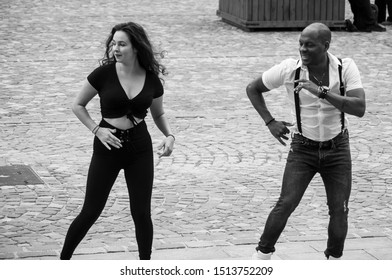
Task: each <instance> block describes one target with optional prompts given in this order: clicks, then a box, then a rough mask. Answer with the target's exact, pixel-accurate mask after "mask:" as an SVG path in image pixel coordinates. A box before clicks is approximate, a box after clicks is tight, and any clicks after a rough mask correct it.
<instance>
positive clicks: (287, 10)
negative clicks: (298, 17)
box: [283, 0, 291, 21]
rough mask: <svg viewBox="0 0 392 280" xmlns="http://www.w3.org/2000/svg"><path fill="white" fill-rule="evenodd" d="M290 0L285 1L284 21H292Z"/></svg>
mask: <svg viewBox="0 0 392 280" xmlns="http://www.w3.org/2000/svg"><path fill="white" fill-rule="evenodd" d="M290 13H291V10H290V0H284V1H283V20H287V21H290Z"/></svg>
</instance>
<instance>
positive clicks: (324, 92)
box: [318, 86, 329, 99]
mask: <svg viewBox="0 0 392 280" xmlns="http://www.w3.org/2000/svg"><path fill="white" fill-rule="evenodd" d="M328 93H329V87H326V86H320V87H319V88H318V94H319V95H318V97H319V98H321V99H324V98H325V97H326V96H327V94H328Z"/></svg>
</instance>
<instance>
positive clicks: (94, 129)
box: [91, 125, 101, 135]
mask: <svg viewBox="0 0 392 280" xmlns="http://www.w3.org/2000/svg"><path fill="white" fill-rule="evenodd" d="M100 128H101V127H100V126H99V125H97V126H96V127H94V128H93V130H91V132H92V133H93V134H94V135H96V134H97V132H98V130H99V129H100Z"/></svg>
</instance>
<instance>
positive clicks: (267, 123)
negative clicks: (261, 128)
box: [265, 118, 275, 126]
mask: <svg viewBox="0 0 392 280" xmlns="http://www.w3.org/2000/svg"><path fill="white" fill-rule="evenodd" d="M274 120H275V118H272V119H270V120H269V121H268V122H266V123H265V125H266V126H269V125H270V124H271V123H272V122H273V121H274Z"/></svg>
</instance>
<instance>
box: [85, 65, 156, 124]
mask: <svg viewBox="0 0 392 280" xmlns="http://www.w3.org/2000/svg"><path fill="white" fill-rule="evenodd" d="M87 80H88V81H89V82H90V84H91V85H92V86H93V87H94V88H95V89H96V90H97V91H98V95H99V97H100V102H101V114H102V117H103V118H119V117H122V116H125V115H126V116H128V117H131V116H135V117H137V118H139V119H144V118H145V117H146V115H147V109H148V108H150V106H151V104H152V100H153V99H154V98H158V97H160V96H162V95H163V86H162V83H161V80H160V79H159V77H158V76H157V75H155V74H154V73H152V72H149V71H146V80H145V82H144V86H143V89H142V90H141V91H140V93H139V94H138V95H136V96H135V97H134V98H132V99H129V98H128V96H127V94H126V93H125V91H124V89H123V87H122V86H121V84H120V81H119V79H118V76H117V71H116V64H115V63H111V64H106V65H102V66H100V67H98V68H96V69H95V70H94V71H93V72H92V73H91V74H90V75H89V76H88V77H87Z"/></svg>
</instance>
